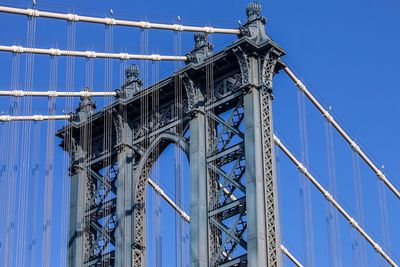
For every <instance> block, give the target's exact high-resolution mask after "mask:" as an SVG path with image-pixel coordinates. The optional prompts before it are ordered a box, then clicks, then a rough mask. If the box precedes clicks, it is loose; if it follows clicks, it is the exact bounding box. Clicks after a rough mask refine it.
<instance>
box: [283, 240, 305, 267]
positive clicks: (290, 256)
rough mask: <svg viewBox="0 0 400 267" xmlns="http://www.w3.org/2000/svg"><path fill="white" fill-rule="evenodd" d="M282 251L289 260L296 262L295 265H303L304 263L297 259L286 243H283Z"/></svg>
mask: <svg viewBox="0 0 400 267" xmlns="http://www.w3.org/2000/svg"><path fill="white" fill-rule="evenodd" d="M281 251H282V253H283V254H285V255H286V256H287V257H288V258H289V260H291V261H292V262H293V263H294V265H296V266H297V267H303V264H301V263H300V261H299V260H298V259H296V257H295V256H293V254H292V253H290V251H289V250H288V249H287V248H286V247H285V246H284V245H281Z"/></svg>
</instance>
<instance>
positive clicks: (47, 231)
mask: <svg viewBox="0 0 400 267" xmlns="http://www.w3.org/2000/svg"><path fill="white" fill-rule="evenodd" d="M57 73H58V58H57V57H51V62H50V86H49V87H50V89H49V90H56V88H57ZM55 101H56V100H55V98H49V101H48V113H49V114H50V115H53V114H55V105H56V102H55ZM54 136H55V121H54V120H49V121H48V125H47V148H46V169H45V171H46V173H45V176H44V178H45V194H44V202H45V203H44V220H43V251H42V264H43V267H49V266H50V255H51V247H52V245H51V231H52V225H51V223H52V211H53V178H54V141H55V140H54V139H55V137H54Z"/></svg>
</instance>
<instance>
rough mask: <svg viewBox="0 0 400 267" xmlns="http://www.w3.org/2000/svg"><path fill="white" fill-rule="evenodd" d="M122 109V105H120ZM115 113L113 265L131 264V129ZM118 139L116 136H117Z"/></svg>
mask: <svg viewBox="0 0 400 267" xmlns="http://www.w3.org/2000/svg"><path fill="white" fill-rule="evenodd" d="M122 109H123V107H122ZM120 113H121V114H118V115H117V118H118V122H117V129H116V131H117V136H119V139H120V140H117V142H118V144H117V149H118V176H117V218H118V224H117V228H116V232H115V243H116V249H115V266H116V267H125V266H132V257H133V253H132V243H133V241H132V240H133V235H132V234H133V233H132V214H133V185H132V179H133V163H134V162H133V148H132V142H133V130H132V128H133V127H132V126H131V125H130V124H129V121H128V119H127V118H126V116H124V115H123V114H124V113H126V111H124V110H122V112H121V111H120ZM117 139H118V138H117Z"/></svg>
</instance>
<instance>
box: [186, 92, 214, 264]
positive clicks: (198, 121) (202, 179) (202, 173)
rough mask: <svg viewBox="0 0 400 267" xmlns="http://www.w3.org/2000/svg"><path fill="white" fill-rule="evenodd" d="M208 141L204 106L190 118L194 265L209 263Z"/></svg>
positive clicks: (192, 261)
mask: <svg viewBox="0 0 400 267" xmlns="http://www.w3.org/2000/svg"><path fill="white" fill-rule="evenodd" d="M197 91H200V90H197ZM206 145H207V144H206V117H205V114H204V108H203V110H197V111H195V112H194V117H193V119H192V120H191V122H190V156H189V157H190V158H189V160H190V266H191V267H200V266H209V264H208V259H209V257H208V211H207V206H208V197H207V166H206Z"/></svg>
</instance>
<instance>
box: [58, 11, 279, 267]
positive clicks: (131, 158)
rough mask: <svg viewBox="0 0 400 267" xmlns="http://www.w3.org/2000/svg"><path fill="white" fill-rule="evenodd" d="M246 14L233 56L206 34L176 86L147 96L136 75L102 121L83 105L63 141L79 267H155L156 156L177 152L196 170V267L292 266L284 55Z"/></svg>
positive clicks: (72, 247) (256, 16)
mask: <svg viewBox="0 0 400 267" xmlns="http://www.w3.org/2000/svg"><path fill="white" fill-rule="evenodd" d="M246 14H247V17H248V19H247V22H246V23H245V24H244V25H242V26H241V27H240V34H239V36H238V39H237V40H236V41H235V42H233V43H232V44H231V45H230V46H228V47H226V48H225V49H224V50H223V51H221V52H218V53H215V54H213V52H212V46H211V45H210V44H209V43H208V41H207V35H205V34H203V33H196V34H195V47H194V49H193V50H192V51H191V52H190V54H188V55H187V56H188V61H187V62H186V63H187V64H186V66H185V67H183V68H182V69H180V70H179V71H177V72H176V73H174V74H173V75H171V76H170V77H168V78H165V79H163V80H161V81H159V82H158V83H157V84H155V85H152V86H150V87H149V88H142V82H141V80H140V79H139V70H138V69H137V67H135V66H132V67H130V68H129V69H128V70H127V72H126V76H127V80H126V82H125V84H124V85H122V86H121V88H120V89H119V90H118V97H117V99H116V101H115V102H114V103H112V104H111V105H109V106H107V107H105V108H104V109H103V110H100V111H97V112H95V103H94V102H93V100H92V99H91V98H88V97H82V98H81V103H80V106H79V108H78V109H77V111H76V112H75V113H74V116H73V119H72V121H71V122H70V124H68V125H67V126H66V127H64V128H63V129H61V130H60V131H59V132H58V136H60V137H61V138H62V140H63V143H62V146H63V147H65V149H66V150H67V151H68V153H69V155H70V158H71V167H70V176H71V197H70V212H69V214H70V216H69V243H68V244H69V248H68V265H69V266H70V267H76V266H100V265H101V266H119V267H121V266H135V267H136V266H138V267H139V266H146V201H145V200H146V185H147V179H148V175H149V172H150V170H151V167H152V164H153V163H154V162H155V161H156V160H157V158H156V156H157V155H158V153H155V152H154V151H155V148H156V147H157V149H158V150H159V151H163V149H165V148H166V147H167V146H168V145H169V144H171V143H174V144H176V145H177V146H179V147H180V148H181V149H182V150H183V151H184V152H185V153H186V155H187V157H188V159H189V162H190V192H189V194H190V266H193V267H195V266H281V256H280V244H281V243H280V234H279V216H278V215H279V207H278V197H277V181H276V171H275V152H274V142H273V117H272V99H273V95H272V79H273V76H274V75H275V74H276V73H277V72H278V71H279V70H280V69H282V68H283V67H284V66H283V64H282V63H281V62H280V60H279V58H280V57H281V56H283V55H284V51H283V50H282V49H281V48H280V47H279V46H278V45H277V44H275V43H274V42H273V41H272V40H271V38H270V37H269V36H268V35H267V34H266V32H265V24H266V19H265V18H264V17H263V16H262V15H261V6H260V5H259V4H258V3H251V4H249V5H248V6H247V8H246ZM176 83H180V84H181V85H183V88H184V92H185V93H184V96H183V102H182V103H176V102H175V101H174V100H175V95H174V87H175V85H176ZM157 95H158V96H159V98H160V101H159V102H160V106H159V108H157V109H154V102H152V99H154V98H155V97H156V96H157ZM143 107H146V113H145V114H143ZM178 114H183V115H182V116H178ZM178 126H179V127H178ZM187 136H189V137H187Z"/></svg>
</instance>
